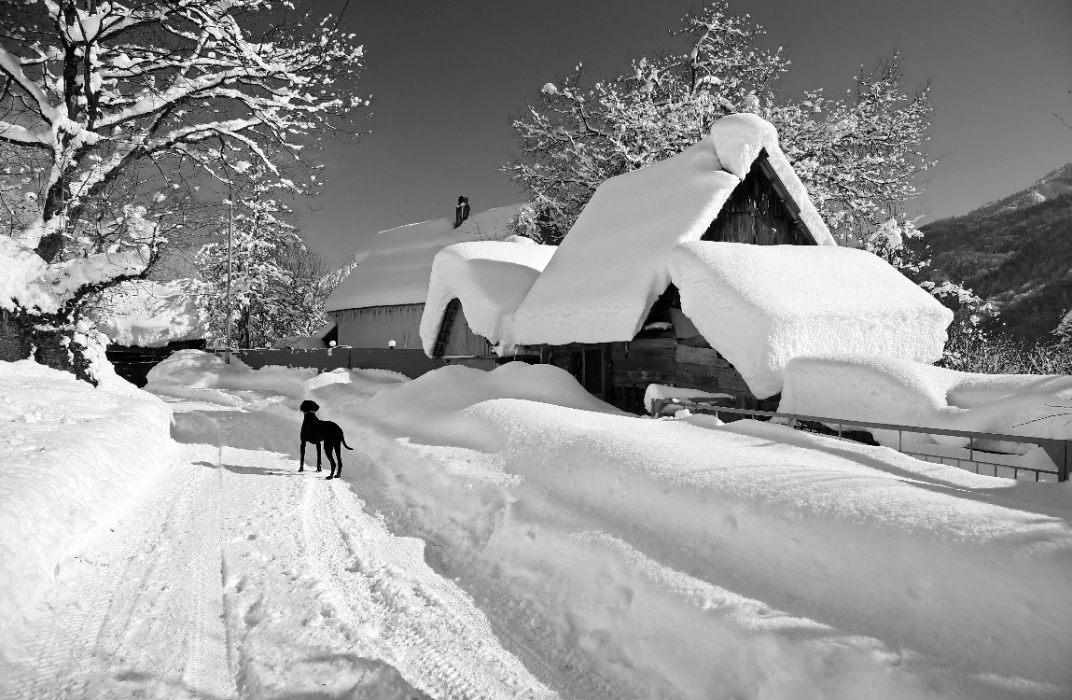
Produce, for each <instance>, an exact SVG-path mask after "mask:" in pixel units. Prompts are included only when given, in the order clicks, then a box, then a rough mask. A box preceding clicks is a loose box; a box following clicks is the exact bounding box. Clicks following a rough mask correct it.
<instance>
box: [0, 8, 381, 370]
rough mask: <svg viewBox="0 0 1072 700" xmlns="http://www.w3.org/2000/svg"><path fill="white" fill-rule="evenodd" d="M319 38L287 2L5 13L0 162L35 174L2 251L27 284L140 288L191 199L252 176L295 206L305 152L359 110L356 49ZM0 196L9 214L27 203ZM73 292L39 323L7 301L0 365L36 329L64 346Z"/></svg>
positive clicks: (74, 305) (312, 180)
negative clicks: (29, 206) (80, 282)
mask: <svg viewBox="0 0 1072 700" xmlns="http://www.w3.org/2000/svg"><path fill="white" fill-rule="evenodd" d="M333 27H334V23H333V22H332V21H330V20H329V18H327V17H324V18H321V19H319V20H315V19H311V18H310V17H308V16H306V15H304V14H303V13H301V12H299V11H298V9H296V8H295V5H294V3H292V2H290V1H288V0H118V1H115V2H104V1H100V0H12V1H11V2H8V3H5V5H4V8H3V10H2V11H0V35H2V38H0V146H2V147H5V148H9V149H14V150H17V151H19V152H21V153H23V154H27V155H26V156H25V157H35V158H37V159H38V160H40V161H42V164H41V165H42V167H41V173H42V176H41V182H40V183H38V184H39V190H40V191H39V192H36V193H34V194H37V195H38V196H37V202H38V203H37V205H36V209H37V211H36V215H35V216H34V217H33V218H32V220H31V221H29V222H28V223H25V224H22V225H20V227H19V228H18V230H17V231H14V233H15V235H14V236H13V237H12V238H11V239H9V242H8V243H6V244H4V245H5V247H6V248H8V249H11V250H10V251H9V252H12V253H14V251H15V249H14V248H12V246H18V253H19V255H23V256H25V255H28V254H32V255H33V256H36V258H37V259H39V260H40V265H38V266H37V267H35V268H34V269H42V270H44V269H50V267H51V266H54V265H58V264H66V265H71V264H73V263H72V262H71V261H73V260H81V261H82V262H80V263H78V265H81V266H83V267H85V268H86V269H90V268H91V269H94V270H96V271H97V273H96V277H99V278H100V279H96V278H95V279H94V281H93V282H92V283H89V282H87V283H86V285H85V286H84V289H87V290H88V289H92V290H96V291H99V289H102V288H104V287H106V286H108V285H109V284H111V283H115V282H118V281H121V279H124V278H129V277H133V276H144V275H146V274H147V273H148V272H149V270H150V269H151V267H152V266H153V264H154V263H155V261H156V260H157V258H158V256H159V254H160V251H161V248H162V246H163V245H164V244H165V243H166V242H167V241H166V235H165V231H167V230H168V229H169V228H170V229H171V230H174V229H175V228H176V226H177V225H179V224H180V223H181V224H188V223H189V221H188V219H189V213H190V209H191V200H192V199H195V198H196V194H195V193H196V192H197V190H198V188H199V187H202V186H204V187H205V188H206V191H210V192H216V193H218V192H220V191H222V190H223V189H225V188H227V187H231V186H232V185H234V183H235V182H239V181H241V180H242V179H243V178H244V175H245V173H247V172H248V171H249V170H250V169H251V167H253V166H254V165H255V164H256V165H257V166H259V167H260V168H261V169H262V172H264V173H266V176H267V177H271V178H274V180H275V183H276V184H277V185H279V186H282V187H285V188H286V189H288V190H289V191H290V192H291V193H293V194H297V195H300V194H305V193H309V192H310V191H311V190H313V189H315V187H316V186H317V180H316V175H315V172H316V170H317V168H316V166H315V165H314V164H313V163H312V162H311V161H309V160H308V159H307V158H306V155H305V154H306V152H307V150H308V148H309V147H310V146H315V145H316V142H317V140H319V139H320V138H321V137H322V136H323V135H324V134H325V133H332V132H337V131H342V132H346V131H347V130H348V127H347V123H348V118H349V117H350V116H351V115H352V114H353V113H354V111H355V110H356V109H358V108H360V107H363V106H365V105H366V104H367V102H366V101H365V100H363V99H361V98H360V97H358V96H356V94H355V93H354V92H353V90H354V87H355V79H356V77H357V75H358V73H359V71H360V69H361V66H362V61H363V49H362V47H361V46H359V45H357V44H356V43H355V42H354V36H353V35H347V34H342V33H340V32H338V31H336V30H335V29H334V28H333ZM3 181H4V182H5V184H7V185H8V187H7V190H6V191H4V192H2V194H3V197H4V203H5V208H6V209H8V211H13V209H14V207H8V204H9V202H14V201H16V200H20V201H21V200H24V197H20V196H18V195H19V194H27V193H18V192H16V191H13V187H12V186H11V178H8V179H7V180H3ZM213 182H215V183H218V184H216V185H213V184H211V183H213ZM23 208H24V209H25V205H24V207H23ZM6 220H7V221H9V222H14V221H15V220H16V217H15V216H14V215H13V214H7V215H6ZM12 228H14V227H12ZM115 260H122V261H123V262H122V263H121V264H117V263H115V262H114V261H115ZM41 265H43V266H45V267H41ZM113 272H114V273H115V274H114V276H113V277H109V275H110V274H112V273H113ZM84 289H83V287H77V288H75V289H72V290H69V294H70V296H69V297H64V298H63V299H62V303H60V304H57V305H56V307H57V308H56V309H52V310H51V311H49V310H48V309H46V308H45V306H41V305H40V304H37V303H36V302H34V301H33V300H32V299H30V298H27V297H26V296H25V295H22V296H19V295H15V296H12V297H10V300H9V298H8V296H5V298H4V299H3V300H2V305H3V307H4V309H5V310H6V311H5V313H6V316H5V318H4V322H3V324H2V328H0V330H2V331H3V335H4V336H6V337H8V338H9V340H10V342H5V343H4V344H3V347H5V348H13V350H11V351H10V352H8V351H6V350H5V358H4V359H10V358H8V357H7V355H10V354H12V353H13V354H14V355H21V356H23V357H24V356H25V355H26V350H27V349H28V348H29V347H31V346H40V345H41V342H42V341H43V336H42V333H43V331H42V330H41V329H42V328H45V327H47V328H49V329H51V330H52V331H53V335H55V336H57V338H58V339H59V338H60V337H61V336H63V337H68V342H69V336H70V334H71V329H72V328H74V327H75V326H76V325H77V323H78V317H79V315H80V312H79V306H80V303H79V300H81V299H82V298H84V297H85V296H86V294H85V293H83V291H84ZM7 291H8V290H5V295H6V294H7ZM87 293H92V292H87ZM46 306H47V305H46ZM49 308H51V307H49ZM48 313H52V314H54V317H48V318H47V319H46V318H45V317H44V316H42V314H48ZM15 336H18V338H15ZM31 336H32V337H31ZM77 355H78V352H77V351H76V352H75V353H74V355H72V357H71V362H72V363H73V364H75V365H77V364H79V362H80V361H79V360H77V357H76V356H77ZM80 374H84V372H80Z"/></svg>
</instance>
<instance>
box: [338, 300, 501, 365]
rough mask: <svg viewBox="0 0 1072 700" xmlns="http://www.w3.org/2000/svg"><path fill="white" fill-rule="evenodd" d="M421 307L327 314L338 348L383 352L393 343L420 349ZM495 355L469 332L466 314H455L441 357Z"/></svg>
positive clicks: (422, 306)
mask: <svg viewBox="0 0 1072 700" xmlns="http://www.w3.org/2000/svg"><path fill="white" fill-rule="evenodd" d="M423 313H424V304H399V305H397V306H372V307H369V308H366V309H343V310H341V311H332V312H329V314H328V315H329V316H330V317H331V318H332V320H334V321H335V322H336V323H338V331H339V339H338V344H339V345H348V346H350V347H352V348H383V349H386V348H387V347H388V345H387V343H388V342H390V341H392V340H393V341H395V347H396V348H397V349H399V350H403V349H411V350H412V349H420V348H421V334H420V331H421V315H422V314H423ZM459 355H461V356H467V355H477V356H481V357H485V356H491V355H494V353H492V352H491V351H490V350H489V349H488V344H487V342H486V341H485V340H484V339H483V338H482V337H480V336H479V335H476V334H475V333H473V332H472V331H471V330H469V324H468V322H466V320H465V314H464V312H462V311H461V310H459V311H458V315H457V317H455V319H454V323H453V324H452V326H451V329H450V340H449V341H448V343H447V350H446V352H445V353H444V356H447V357H450V356H459Z"/></svg>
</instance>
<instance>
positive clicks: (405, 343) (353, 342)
mask: <svg viewBox="0 0 1072 700" xmlns="http://www.w3.org/2000/svg"><path fill="white" fill-rule="evenodd" d="M423 311H424V304H398V305H396V306H372V307H369V308H365V309H343V310H341V311H332V312H330V313H329V314H328V315H329V316H331V318H332V319H333V320H334V321H335V322H336V323H338V324H339V326H338V327H339V340H338V343H339V345H349V346H350V347H352V348H383V349H386V348H387V343H388V342H390V341H392V340H393V341H395V347H396V348H398V349H405V348H420V347H421V335H420V330H421V313H423Z"/></svg>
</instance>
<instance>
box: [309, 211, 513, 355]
mask: <svg viewBox="0 0 1072 700" xmlns="http://www.w3.org/2000/svg"><path fill="white" fill-rule="evenodd" d="M516 212H517V205H515V206H506V207H499V208H496V209H490V210H488V211H484V212H480V213H478V214H475V215H472V216H468V217H466V218H465V219H464V221H463V222H462V223H461V224H460V225H458V226H455V223H456V218H455V217H452V218H450V219H446V218H444V219H436V220H433V221H425V222H423V223H418V224H410V225H408V226H401V227H398V228H394V229H389V230H386V231H380V232H379V233H378V234H376V236H375V237H374V238H373V239H372V241H371V242H370V243H369V244H368V246H366V248H365V249H364V250H363V251H361V252H360V253H359V254H358V256H357V266H356V267H355V268H354V269H353V271H352V272H351V273H350V274H349V275H348V276H347V277H346V278H345V279H344V280H343V281H342V282H341V283H340V284H339V286H338V287H337V288H336V289H335V290H334V291H333V292H332V293H331V295H330V296H329V297H328V300H327V303H326V304H325V309H326V311H327V314H328V316H329V318H331V320H333V321H335V322H336V324H337V328H338V331H337V332H338V338H337V340H338V344H339V345H340V346H349V347H352V348H358V349H361V348H368V349H387V348H392V349H394V351H395V352H397V353H398V354H399V355H405V354H422V355H423V353H421V350H420V340H419V329H420V323H421V316H422V313H423V311H424V304H425V298H426V297H427V294H428V279H429V274H430V271H431V268H432V261H433V259H434V258H435V256H436V253H438V252H439V251H440V250H442V249H443V248H445V247H447V246H449V245H451V244H454V243H459V242H463V241H482V240H483V241H486V240H500V239H502V238H505V237H507V236H509V235H510V231H509V229H508V227H507V224H508V222H509V221H510V220H511V219H512V218H513V217H514V215H515V214H516ZM451 327H452V333H451V335H450V337H449V339H448V341H447V343H446V344H445V345H444V347H443V352H442V353H441V356H445V357H452V358H492V357H494V354H493V353H492V352H491V350H490V348H489V346H488V343H487V342H486V341H485V340H484V338H482V337H479V336H477V335H475V334H473V333H472V332H470V331H469V329H468V324H467V323H466V320H465V314H464V312H460V313H459V314H458V315H457V317H455V318H454V319H453V323H452V324H451ZM489 361H490V360H489Z"/></svg>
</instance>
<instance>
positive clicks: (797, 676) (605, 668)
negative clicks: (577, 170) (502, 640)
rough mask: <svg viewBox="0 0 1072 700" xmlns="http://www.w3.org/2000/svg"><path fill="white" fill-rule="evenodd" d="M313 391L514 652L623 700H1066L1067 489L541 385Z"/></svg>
mask: <svg viewBox="0 0 1072 700" xmlns="http://www.w3.org/2000/svg"><path fill="white" fill-rule="evenodd" d="M540 373H543V376H540ZM556 373H557V374H558V375H560V376H558V377H557V379H556ZM552 382H554V384H555V385H554V387H553V388H551V389H550V390H549V389H548V388H550V387H551V386H552ZM541 387H544V389H543V392H544V393H543V398H544V399H546V401H539V402H538V401H533V400H531V399H533V398H539V396H537V395H536V394H535V390H536V389H539V388H541ZM325 391H329V392H331V405H332V407H333V413H332V419H333V420H336V421H339V422H340V423H341V424H342V425H343V426H344V427H345V428H346V430H347V434H348V435H350V434H358V435H359V436H358V437H357V438H355V440H354V442H355V443H356V444H355V446H359V447H358V449H362V450H364V451H365V452H366V453H367V454H368V455H369V457H370V458H371V459H372V467H371V468H372V470H373V473H374V474H375V476H376V478H377V479H378V481H379V482H380V483H381V484H382V485H383V488H385V489H387V491H388V492H389V493H392V494H393V497H394V499H395V500H396V501H397V502H398V503H399V504H400V507H403V508H404V509H405V510H406V512H407V513H408V515H407V522H410V521H415V522H417V523H418V524H419V532H420V533H421V536H422V537H424V538H425V539H427V540H428V541H430V542H432V543H433V544H434V545H435V550H434V552H435V554H434V556H435V557H436V560H437V561H439V562H440V564H441V566H442V567H443V568H444V569H445V570H447V571H451V572H454V574H453V575H457V576H459V577H460V579H459V580H460V581H461V582H462V585H466V583H465V581H466V580H467V578H468V580H469V584H468V585H470V586H472V590H473V591H474V595H475V596H476V595H485V594H486V589H485V588H483V587H482V586H484V585H485V584H484V583H481V582H482V581H487V580H494V581H496V582H498V584H497V585H501V586H502V587H504V588H505V589H507V590H509V591H511V595H512V596H514V597H515V598H520V599H521V601H522V602H521V604H520V605H518V606H517V608H516V609H517V610H518V613H517V615H518V624H519V625H521V626H523V627H524V628H525V629H526V630H527V634H529V635H530V640H536V641H532V642H531V643H540V644H544V645H546V647H547V648H561V649H562V651H561V654H562V659H561V661H562V663H569V664H573V665H574V666H576V667H579V668H587V669H589V670H590V671H591V672H592V673H594V674H595V675H597V676H598V677H600V678H602V679H605V680H606V681H607V683H609V684H610V687H612V688H615V689H616V690H615V691H614V692H617V693H618V696H621V697H647V696H660V695H666V696H671V697H725V698H729V697H739V696H752V697H771V698H800V697H826V698H846V699H848V698H853V699H855V698H860V697H880V698H928V697H943V698H947V697H963V698H973V699H978V698H1007V697H1054V698H1056V697H1061V694H1062V693H1065V694H1067V693H1068V691H1069V690H1070V689H1072V672H1070V671H1069V669H1068V666H1067V659H1068V658H1069V655H1070V654H1072V640H1070V639H1069V637H1068V635H1067V631H1066V627H1067V622H1068V620H1070V619H1072V493H1070V492H1069V490H1068V488H1067V485H1060V486H1056V485H1041V484H1025V483H1017V482H1013V481H1009V480H1004V479H995V478H991V477H983V476H978V475H975V474H971V473H968V472H964V471H961V470H958V469H955V468H952V467H945V466H941V465H935V464H930V463H925V462H920V461H918V460H915V459H912V458H910V457H907V456H904V455H900V454H897V453H894V452H892V451H889V450H886V449H884V448H870V447H867V446H863V445H852V444H844V443H840V442H836V441H832V440H828V439H825V438H820V437H816V436H811V435H807V434H803V433H798V432H795V431H792V430H790V429H788V428H784V427H780V426H771V425H765V424H760V423H755V422H752V421H743V422H739V423H736V424H734V425H732V426H726V427H722V428H716V429H706V428H702V427H697V426H694V425H690V424H688V423H687V422H685V421H667V420H644V419H639V418H635V417H630V416H625V415H621V414H617V413H616V412H614V411H613V409H610V408H609V407H605V406H603V405H600V404H599V403H598V402H595V400H594V399H592V398H591V397H590V396H588V395H587V394H585V392H584V391H583V389H582V388H581V387H579V386H578V385H577V384H576V382H574V381H573V380H572V378H569V377H568V375H566V374H565V373H564V372H562V371H561V370H557V369H555V368H553V367H547V366H525V365H520V364H519V363H512V364H508V365H504V366H503V367H502V368H500V369H498V370H496V371H495V372H492V373H481V372H479V371H476V370H471V369H468V368H464V367H448V368H445V369H442V370H437V371H435V372H431V373H429V374H427V375H425V376H423V377H421V378H420V379H418V380H415V381H413V382H410V383H408V384H406V385H404V386H402V387H399V388H397V389H393V390H388V391H383V392H381V393H379V394H377V395H376V396H374V397H373V398H371V399H368V400H367V401H366V400H364V399H361V400H355V401H352V402H349V403H348V402H347V400H346V395H345V388H344V387H337V386H333V387H328V388H327V389H326V390H325ZM495 394H499V395H500V396H506V397H510V398H494V395H495ZM585 403H587V404H588V405H587V406H586V405H584V404H585ZM593 403H594V404H595V405H593ZM593 408H594V409H596V410H592V409H593ZM344 478H347V479H353V480H354V484H355V488H361V483H362V482H363V481H365V480H367V479H368V478H369V477H368V476H366V474H364V473H361V474H354V473H353V472H351V473H350V474H347V475H345V476H344ZM478 599H479V598H478ZM501 612H502V611H501V610H500V614H501ZM614 692H612V694H614Z"/></svg>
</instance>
